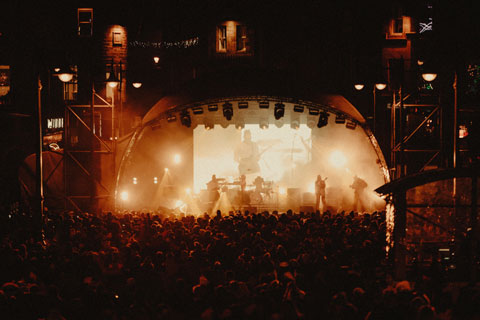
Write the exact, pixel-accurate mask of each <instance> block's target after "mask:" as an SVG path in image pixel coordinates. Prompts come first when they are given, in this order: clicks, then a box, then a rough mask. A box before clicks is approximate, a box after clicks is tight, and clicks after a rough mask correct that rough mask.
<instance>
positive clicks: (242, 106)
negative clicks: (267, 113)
mask: <svg viewBox="0 0 480 320" xmlns="http://www.w3.org/2000/svg"><path fill="white" fill-rule="evenodd" d="M247 108H248V102H247V101H241V102H239V103H238V109H247Z"/></svg>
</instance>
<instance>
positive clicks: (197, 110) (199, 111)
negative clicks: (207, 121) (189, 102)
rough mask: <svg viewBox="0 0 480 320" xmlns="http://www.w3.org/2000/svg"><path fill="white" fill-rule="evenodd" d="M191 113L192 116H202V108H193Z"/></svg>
mask: <svg viewBox="0 0 480 320" xmlns="http://www.w3.org/2000/svg"><path fill="white" fill-rule="evenodd" d="M192 112H193V114H203V108H202V107H193V108H192Z"/></svg>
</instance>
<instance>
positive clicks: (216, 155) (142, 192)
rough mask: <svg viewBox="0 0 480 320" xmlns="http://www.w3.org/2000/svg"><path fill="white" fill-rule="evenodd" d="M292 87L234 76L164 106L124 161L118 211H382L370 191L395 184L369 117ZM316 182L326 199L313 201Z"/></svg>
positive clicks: (335, 99) (196, 86)
mask: <svg viewBox="0 0 480 320" xmlns="http://www.w3.org/2000/svg"><path fill="white" fill-rule="evenodd" d="M291 83H292V82H286V81H282V78H281V77H273V78H272V77H270V78H268V77H266V76H261V75H260V76H259V75H256V76H253V75H250V76H249V75H247V74H243V75H240V76H233V75H232V76H231V77H226V78H215V79H210V80H208V81H194V82H193V84H192V85H190V86H187V87H186V88H185V90H184V91H183V92H182V93H180V94H177V95H172V96H165V97H164V98H162V99H160V100H159V101H158V102H157V103H156V104H155V105H154V106H153V107H152V108H151V109H150V111H148V112H147V114H146V115H145V117H144V118H143V121H142V124H141V126H140V127H139V128H138V129H137V130H136V132H135V134H134V135H133V136H132V138H131V140H130V142H129V144H128V146H127V148H126V150H125V153H124V155H123V158H122V160H121V164H120V169H119V173H118V177H117V187H116V205H117V207H118V208H126V209H137V210H140V209H143V208H146V209H155V210H156V209H160V210H168V209H175V210H176V211H177V212H180V211H182V212H191V213H194V214H197V213H198V214H201V213H202V212H204V211H212V210H216V209H221V210H222V211H231V210H242V209H243V210H245V209H249V210H254V211H259V210H286V209H288V208H292V209H294V210H316V209H319V210H327V209H328V210H333V211H338V210H345V211H349V210H358V211H373V210H378V209H383V208H384V205H385V204H384V202H383V200H382V199H380V198H378V197H377V196H376V195H375V193H374V192H373V190H374V189H375V188H377V187H379V186H381V185H383V184H385V183H387V182H389V175H388V169H387V166H386V163H385V160H384V158H383V155H382V153H381V150H380V148H379V146H378V144H377V141H376V139H375V137H374V136H373V135H372V133H371V132H370V130H369V129H368V127H367V126H366V122H365V119H364V118H363V116H362V115H361V114H360V113H359V112H358V110H357V109H356V108H355V107H354V106H353V105H352V104H351V103H350V102H348V101H347V100H346V99H345V98H344V97H342V96H340V95H334V94H317V93H315V92H312V90H311V88H309V87H308V86H307V87H301V86H292V85H291ZM213 175H215V176H216V178H217V179H218V180H215V182H216V183H217V185H218V194H217V195H216V196H215V192H212V190H211V189H212V188H211V186H212V184H209V181H210V182H211V181H212V180H214V179H212V176H213ZM318 175H320V176H321V179H325V178H327V180H325V181H326V186H325V198H323V197H321V196H319V197H318V198H317V197H316V193H318V194H321V193H322V191H319V188H320V187H317V192H316V187H315V180H316V179H317V176H318ZM209 186H210V187H209ZM359 186H360V187H359ZM362 186H363V187H362Z"/></svg>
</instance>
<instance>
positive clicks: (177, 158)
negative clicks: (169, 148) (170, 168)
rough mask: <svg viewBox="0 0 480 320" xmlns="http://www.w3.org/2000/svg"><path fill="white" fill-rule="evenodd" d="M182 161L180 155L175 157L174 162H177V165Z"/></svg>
mask: <svg viewBox="0 0 480 320" xmlns="http://www.w3.org/2000/svg"><path fill="white" fill-rule="evenodd" d="M181 160H182V159H181V157H180V155H179V154H178V153H177V154H176V155H174V156H173V162H175V164H179V163H180V161H181Z"/></svg>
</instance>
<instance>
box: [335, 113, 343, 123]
mask: <svg viewBox="0 0 480 320" xmlns="http://www.w3.org/2000/svg"><path fill="white" fill-rule="evenodd" d="M335 123H338V124H343V123H345V116H344V115H340V114H337V116H336V117H335Z"/></svg>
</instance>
